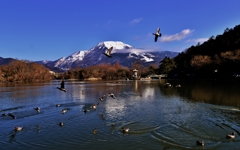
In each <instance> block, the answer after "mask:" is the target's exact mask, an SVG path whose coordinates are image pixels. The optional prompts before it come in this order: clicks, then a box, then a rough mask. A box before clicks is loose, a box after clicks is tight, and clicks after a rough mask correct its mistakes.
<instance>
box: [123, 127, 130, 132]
mask: <svg viewBox="0 0 240 150" xmlns="http://www.w3.org/2000/svg"><path fill="white" fill-rule="evenodd" d="M129 130H130V129H129V128H124V127H122V133H128V132H129Z"/></svg>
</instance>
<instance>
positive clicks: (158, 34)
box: [153, 28, 162, 42]
mask: <svg viewBox="0 0 240 150" xmlns="http://www.w3.org/2000/svg"><path fill="white" fill-rule="evenodd" d="M159 32H160V28H157V30H156V33H153V35H155V38H154V41H155V42H157V40H158V37H161V36H162V34H161V33H159Z"/></svg>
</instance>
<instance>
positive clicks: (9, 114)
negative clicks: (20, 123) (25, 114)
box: [8, 113, 16, 119]
mask: <svg viewBox="0 0 240 150" xmlns="http://www.w3.org/2000/svg"><path fill="white" fill-rule="evenodd" d="M8 116H10V117H12V118H13V119H16V117H15V116H14V115H13V114H11V113H8Z"/></svg>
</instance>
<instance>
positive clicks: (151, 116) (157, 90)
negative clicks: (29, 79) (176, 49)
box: [0, 80, 240, 149]
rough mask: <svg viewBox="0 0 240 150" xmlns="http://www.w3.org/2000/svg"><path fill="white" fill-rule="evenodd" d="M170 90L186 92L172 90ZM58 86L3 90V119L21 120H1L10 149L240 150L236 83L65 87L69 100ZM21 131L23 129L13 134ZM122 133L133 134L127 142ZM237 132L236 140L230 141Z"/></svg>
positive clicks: (123, 83) (127, 136)
mask: <svg viewBox="0 0 240 150" xmlns="http://www.w3.org/2000/svg"><path fill="white" fill-rule="evenodd" d="M167 82H169V83H171V84H172V85H174V86H175V85H177V84H181V85H182V87H181V88H175V87H174V86H173V88H165V87H164V85H165V83H167ZM57 86H59V81H53V82H50V83H44V84H36V85H35V84H30V85H14V86H12V85H5V86H3V85H1V88H0V90H1V93H0V98H1V99H0V109H1V112H2V113H6V114H8V113H13V114H14V115H16V116H17V119H14V120H13V119H11V118H10V117H8V116H1V117H0V128H2V129H4V130H0V143H1V145H3V147H2V148H3V149H16V148H17V149H28V148H30V149H31V148H32V147H33V146H34V147H35V149H79V148H87V149H201V147H199V145H196V141H197V140H200V141H201V140H203V141H204V143H205V146H204V148H205V149H229V147H230V148H232V149H239V147H240V142H239V140H240V110H239V108H238V107H237V106H238V104H239V101H238V99H237V97H239V96H240V95H239V93H238V89H239V87H240V86H239V84H238V83H236V82H235V81H229V82H218V81H184V80H153V81H125V80H124V81H94V82H92V81H87V82H85V81H66V82H65V88H66V89H67V92H66V93H65V92H61V91H59V90H57V89H56V87H57ZM108 93H114V96H115V99H114V98H112V97H109V96H108ZM12 95H15V98H16V100H12ZM103 95H106V97H104V100H103V101H100V100H99V97H101V96H103ZM97 103H99V105H97V108H96V109H92V108H91V106H93V105H94V104H97ZM56 104H60V106H59V107H56ZM36 107H40V108H41V112H40V113H38V112H36V111H35V110H34V109H33V108H36ZM63 109H67V110H68V111H67V112H66V113H65V114H62V113H61V111H62V110H63ZM83 110H87V111H86V112H84V111H83ZM59 122H63V123H64V126H62V127H61V126H59ZM14 126H23V127H24V128H23V130H22V131H21V132H19V133H17V134H12V131H13V129H14ZM122 127H124V128H129V129H130V130H129V132H128V133H127V134H124V135H123V133H122V132H121V129H122ZM94 129H97V133H96V134H93V131H94ZM232 132H235V133H236V137H235V139H234V140H231V139H226V138H225V136H226V134H230V133H232ZM60 137H61V138H60ZM92 143H94V144H92ZM122 143H124V144H122Z"/></svg>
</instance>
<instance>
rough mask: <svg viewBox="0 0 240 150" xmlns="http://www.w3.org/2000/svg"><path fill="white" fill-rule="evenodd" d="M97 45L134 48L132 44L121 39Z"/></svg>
mask: <svg viewBox="0 0 240 150" xmlns="http://www.w3.org/2000/svg"><path fill="white" fill-rule="evenodd" d="M97 46H100V47H101V46H105V47H106V48H110V47H113V48H114V49H127V48H132V46H131V45H128V44H125V43H123V42H121V41H104V42H100V43H98V45H97Z"/></svg>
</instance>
